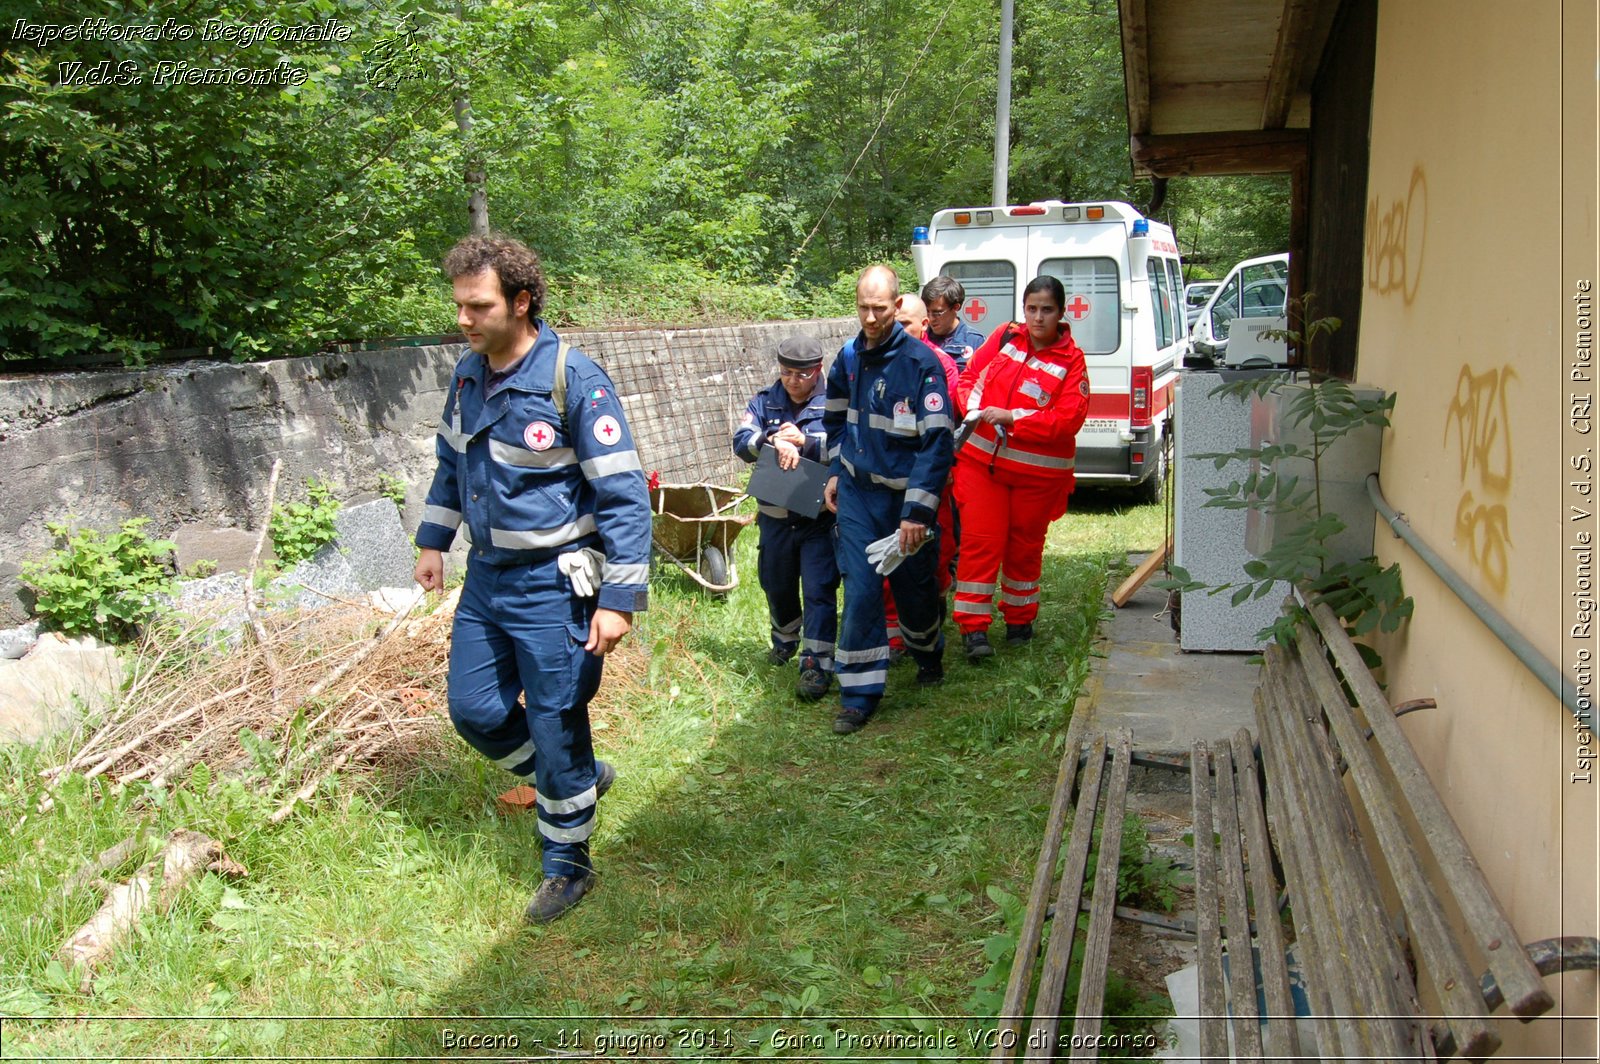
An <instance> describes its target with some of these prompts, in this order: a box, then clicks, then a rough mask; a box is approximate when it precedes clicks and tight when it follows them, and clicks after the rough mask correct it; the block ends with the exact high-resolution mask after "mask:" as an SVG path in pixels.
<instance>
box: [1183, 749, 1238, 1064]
mask: <svg viewBox="0 0 1600 1064" xmlns="http://www.w3.org/2000/svg"><path fill="white" fill-rule="evenodd" d="M1189 766H1190V769H1189V789H1190V796H1191V798H1192V800H1193V802H1194V914H1195V921H1194V922H1195V939H1196V942H1195V945H1196V958H1195V960H1196V968H1197V969H1198V975H1199V980H1200V1056H1201V1058H1202V1059H1204V1060H1223V1059H1226V1058H1227V1055H1228V1028H1227V1023H1228V1006H1227V1000H1226V998H1225V996H1224V993H1223V986H1222V931H1221V928H1220V927H1218V924H1217V850H1216V843H1215V841H1214V840H1213V838H1212V834H1213V832H1214V827H1213V819H1212V815H1211V754H1210V751H1209V750H1208V749H1207V747H1206V744H1205V742H1204V741H1203V740H1202V741H1197V742H1196V743H1195V744H1194V750H1193V754H1192V756H1191V757H1190V759H1189Z"/></svg>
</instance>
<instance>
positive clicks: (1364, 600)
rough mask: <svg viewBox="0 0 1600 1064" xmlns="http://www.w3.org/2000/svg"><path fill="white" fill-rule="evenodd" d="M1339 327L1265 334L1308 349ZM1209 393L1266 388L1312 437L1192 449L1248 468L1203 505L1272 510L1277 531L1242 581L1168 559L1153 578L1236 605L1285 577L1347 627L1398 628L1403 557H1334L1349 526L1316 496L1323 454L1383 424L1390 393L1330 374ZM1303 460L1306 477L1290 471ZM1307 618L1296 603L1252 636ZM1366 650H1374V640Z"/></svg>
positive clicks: (1220, 464)
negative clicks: (1363, 391) (1193, 571)
mask: <svg viewBox="0 0 1600 1064" xmlns="http://www.w3.org/2000/svg"><path fill="white" fill-rule="evenodd" d="M1309 302H1310V297H1309V296H1308V297H1307V298H1306V300H1305V301H1296V303H1295V305H1294V306H1291V308H1290V313H1291V315H1293V316H1297V317H1298V316H1301V315H1303V314H1304V313H1305V312H1306V310H1307V307H1308V305H1309ZM1339 325H1340V322H1339V319H1338V318H1318V319H1315V320H1313V321H1311V322H1310V323H1309V325H1307V327H1306V328H1305V330H1304V332H1303V333H1302V332H1300V331H1296V330H1292V329H1290V330H1283V331H1281V332H1278V331H1273V332H1269V333H1268V334H1267V335H1268V336H1269V337H1270V336H1274V335H1277V336H1278V337H1280V338H1283V339H1287V340H1288V341H1290V342H1291V343H1292V344H1294V345H1296V346H1303V347H1305V348H1309V347H1310V346H1311V345H1312V344H1313V343H1314V342H1315V341H1316V340H1317V339H1318V338H1319V337H1321V336H1325V335H1328V334H1330V333H1332V332H1333V331H1334V330H1336V329H1338V328H1339ZM1211 394H1212V395H1226V396H1231V397H1233V398H1236V399H1239V400H1243V401H1246V402H1249V401H1253V400H1257V399H1262V398H1265V397H1266V396H1268V395H1271V394H1278V395H1281V396H1286V397H1287V398H1286V399H1284V400H1282V410H1283V419H1284V423H1285V424H1286V425H1288V426H1290V427H1294V428H1302V427H1303V428H1304V429H1306V430H1307V431H1308V432H1309V434H1310V439H1311V442H1310V444H1309V445H1302V444H1298V443H1281V442H1278V443H1274V442H1268V443H1264V444H1262V445H1261V446H1260V447H1240V448H1236V449H1235V450H1232V451H1227V452H1221V453H1207V454H1197V455H1195V456H1194V458H1195V460H1210V461H1211V462H1213V463H1214V464H1215V466H1216V468H1217V469H1219V470H1220V469H1224V468H1226V467H1227V466H1229V465H1230V464H1233V463H1239V464H1241V465H1243V466H1244V467H1245V469H1246V470H1247V471H1246V472H1245V473H1244V475H1242V476H1241V477H1239V478H1238V479H1236V480H1233V481H1231V482H1230V483H1229V484H1227V485H1226V486H1224V487H1220V488H1207V489H1205V493H1206V494H1207V495H1208V496H1210V498H1208V499H1207V500H1206V502H1205V505H1206V506H1208V507H1217V508H1220V509H1227V510H1254V511H1256V512H1258V513H1262V514H1268V515H1271V516H1272V518H1273V519H1274V521H1275V522H1278V532H1277V534H1276V535H1275V536H1274V537H1273V543H1272V545H1271V547H1270V548H1268V549H1267V550H1266V551H1264V552H1263V553H1262V554H1261V555H1260V556H1259V557H1256V558H1252V559H1250V560H1249V561H1247V562H1245V563H1244V567H1243V568H1244V574H1245V577H1246V579H1244V580H1239V581H1231V582H1228V583H1224V584H1218V585H1214V586H1212V585H1207V584H1204V583H1202V582H1200V581H1198V580H1195V579H1194V578H1193V577H1192V576H1191V575H1190V574H1189V572H1188V571H1187V570H1185V569H1184V568H1183V567H1181V566H1173V567H1172V575H1171V577H1170V578H1167V579H1163V580H1160V581H1157V586H1159V587H1165V588H1167V589H1169V590H1174V591H1205V592H1206V593H1207V594H1211V595H1218V594H1222V593H1223V592H1230V593H1231V594H1230V600H1231V602H1232V603H1233V605H1235V606H1237V605H1240V604H1241V603H1244V602H1247V601H1250V600H1252V599H1260V598H1264V597H1266V596H1267V595H1270V594H1272V592H1273V589H1274V587H1276V586H1278V582H1279V581H1284V582H1286V583H1289V584H1292V585H1293V586H1295V587H1297V588H1299V589H1300V591H1301V593H1302V594H1303V595H1304V596H1305V598H1306V600H1307V602H1309V603H1319V602H1320V603H1323V604H1325V605H1327V606H1328V607H1329V608H1330V609H1331V610H1333V612H1334V613H1335V614H1336V615H1337V616H1338V617H1339V619H1340V621H1341V622H1343V624H1344V626H1345V628H1346V629H1347V630H1349V632H1350V633H1351V634H1352V635H1355V636H1362V635H1367V634H1369V633H1371V632H1372V631H1374V630H1375V629H1381V630H1382V631H1384V632H1393V631H1396V630H1398V629H1399V627H1400V625H1401V624H1402V623H1404V621H1405V620H1406V619H1407V618H1409V617H1410V616H1411V612H1412V609H1413V605H1414V604H1413V602H1412V600H1411V598H1410V597H1409V596H1407V595H1406V594H1405V589H1404V586H1403V585H1402V583H1401V579H1400V566H1399V563H1395V564H1393V565H1390V566H1388V567H1387V568H1384V567H1381V566H1380V565H1379V564H1378V561H1377V559H1376V558H1375V557H1371V556H1368V557H1365V558H1360V559H1356V560H1354V561H1351V560H1347V559H1335V558H1334V557H1333V556H1332V553H1331V551H1330V550H1329V548H1328V542H1329V541H1330V540H1332V539H1333V538H1334V537H1336V536H1338V535H1339V534H1340V533H1342V532H1343V531H1344V530H1345V528H1346V525H1345V523H1344V521H1343V520H1342V519H1341V518H1340V516H1339V514H1338V513H1336V512H1334V511H1332V510H1329V509H1326V508H1325V507H1324V505H1323V497H1322V460H1323V457H1324V456H1325V455H1326V454H1327V452H1328V449H1329V448H1330V447H1332V446H1333V445H1334V444H1335V443H1337V442H1338V441H1339V440H1341V439H1343V438H1344V437H1345V436H1348V435H1349V434H1350V433H1352V432H1355V431H1357V430H1359V429H1364V428H1377V429H1383V428H1387V427H1388V425H1389V414H1390V412H1391V411H1392V410H1393V409H1394V403H1395V396H1394V395H1393V394H1386V395H1382V396H1379V397H1377V398H1367V397H1361V396H1358V395H1356V394H1355V392H1354V390H1353V389H1352V388H1351V387H1350V385H1349V384H1348V383H1347V382H1345V381H1342V380H1339V379H1337V378H1332V377H1328V378H1318V379H1313V380H1311V381H1309V382H1308V383H1305V384H1296V383H1293V382H1290V381H1288V380H1286V379H1285V378H1283V377H1281V376H1264V377H1256V378H1249V379H1244V380H1239V381H1234V382H1231V383H1228V384H1223V385H1219V386H1218V387H1217V388H1215V389H1213V390H1212V392H1211ZM1307 466H1309V468H1310V476H1309V478H1308V477H1305V476H1302V475H1300V474H1298V473H1293V472H1290V471H1289V470H1290V469H1291V468H1300V469H1304V468H1306V467H1307ZM1304 619H1305V614H1304V609H1303V608H1302V607H1300V606H1299V605H1298V604H1296V605H1295V606H1293V607H1292V608H1290V609H1289V610H1287V611H1286V612H1284V613H1281V614H1279V615H1278V616H1277V618H1276V619H1275V620H1274V621H1273V623H1272V624H1270V625H1268V626H1267V627H1266V628H1263V629H1262V630H1261V631H1260V632H1259V633H1257V637H1258V638H1260V639H1263V640H1265V639H1271V640H1273V641H1276V642H1278V643H1280V644H1284V645H1287V644H1288V643H1289V642H1290V641H1291V639H1292V638H1293V635H1294V629H1295V627H1296V626H1297V625H1298V624H1299V623H1300V622H1301V621H1302V620H1304ZM1364 654H1367V655H1370V654H1371V650H1370V648H1367V650H1366V651H1364Z"/></svg>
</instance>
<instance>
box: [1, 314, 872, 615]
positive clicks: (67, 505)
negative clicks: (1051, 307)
mask: <svg viewBox="0 0 1600 1064" xmlns="http://www.w3.org/2000/svg"><path fill="white" fill-rule="evenodd" d="M855 331H856V323H855V321H854V320H853V319H833V320H826V321H805V322H770V323H763V324H758V325H746V326H737V327H731V328H722V329H692V330H684V331H666V330H654V329H652V330H628V331H616V332H607V331H588V330H573V331H570V332H567V333H565V334H564V335H565V336H566V338H567V339H569V340H570V341H572V343H573V344H574V345H575V346H577V347H579V348H581V349H582V350H583V351H585V352H587V353H588V354H589V355H591V356H593V357H594V358H595V359H596V360H597V361H599V362H600V363H601V364H602V365H604V366H605V367H606V370H607V372H609V373H610V374H611V376H612V378H613V379H614V380H615V381H616V384H617V388H618V391H619V392H620V394H621V399H622V403H623V407H624V409H625V410H626V411H627V413H628V420H629V423H630V425H631V427H632V428H633V431H634V435H635V437H636V438H637V440H638V445H639V452H640V458H641V459H642V461H643V463H644V467H645V468H646V469H647V470H659V471H660V472H661V476H662V479H663V480H666V481H690V482H693V481H699V480H708V481H711V482H714V483H738V482H740V481H741V480H742V477H743V470H744V465H743V463H741V462H740V461H739V460H738V459H736V458H735V457H734V456H733V453H732V451H731V449H730V447H729V436H730V434H731V432H732V429H733V425H734V423H735V422H736V421H737V420H738V417H739V414H740V413H741V412H742V411H743V409H744V405H745V403H746V402H747V401H748V400H749V397H750V396H751V395H752V394H753V393H754V392H755V391H756V389H758V388H760V387H763V386H765V385H766V384H768V383H770V382H771V381H772V380H773V378H774V377H775V376H776V360H775V358H774V356H773V349H774V348H775V346H776V345H777V342H778V340H779V339H780V338H782V337H783V336H785V335H788V334H789V333H791V332H807V333H810V334H812V335H814V336H816V337H818V338H819V339H820V340H821V341H822V343H823V347H824V349H826V350H830V351H831V350H836V349H837V348H838V347H839V345H840V344H841V343H842V342H843V341H844V340H845V339H846V338H847V337H849V336H852V335H854V333H855ZM460 350H461V349H460V348H458V347H422V348H401V349H396V350H387V351H363V352H357V353H352V354H341V355H324V356H318V357H314V358H301V359H287V360H281V361H276V362H259V363H251V364H248V365H231V364H224V363H212V362H191V363H183V364H180V365H176V366H167V367H163V368H158V369H150V370H140V371H113V372H98V373H70V374H58V375H53V376H38V377H12V378H0V469H3V473H0V483H3V485H4V488H3V490H0V624H13V623H16V622H17V621H19V620H22V619H24V618H25V615H26V612H27V611H26V602H25V599H24V598H23V597H22V595H21V592H22V587H21V584H20V583H19V581H18V580H17V572H18V569H19V566H20V564H21V563H22V562H23V561H26V560H29V559H37V558H40V557H42V556H43V555H44V554H45V553H46V552H47V551H48V550H49V549H50V548H51V547H52V546H53V543H52V541H51V537H50V535H49V533H48V532H47V531H46V530H45V527H44V523H45V522H46V521H48V520H65V519H66V518H68V517H74V518H75V519H76V520H77V521H78V522H80V523H82V524H88V525H93V526H95V527H100V528H110V527H113V526H115V525H116V523H117V522H119V521H122V520H125V519H127V518H130V517H140V516H145V517H149V518H151V519H152V520H151V528H150V531H151V532H152V533H153V534H155V535H159V536H171V535H173V534H174V533H176V532H178V531H179V530H180V529H182V530H185V531H190V532H192V531H193V530H194V529H196V528H228V527H234V528H238V529H251V528H256V527H259V524H258V522H259V521H260V519H261V516H262V514H261V511H262V507H263V505H264V503H265V500H266V485H267V475H268V473H269V472H270V470H271V468H272V462H273V459H275V458H280V457H281V458H282V459H283V460H284V472H283V475H282V479H281V480H280V486H279V499H280V501H281V500H284V499H286V498H288V499H293V498H301V497H303V495H304V483H305V480H306V478H307V477H309V476H313V475H321V476H324V477H327V478H329V479H331V480H333V481H334V483H335V484H337V485H338V488H339V494H340V496H341V498H343V499H345V500H349V501H353V500H356V499H359V498H363V497H370V496H371V495H372V494H373V493H375V492H376V490H377V488H378V473H379V472H380V471H381V472H387V473H390V474H393V475H395V476H399V477H401V478H402V479H403V480H404V482H405V484H406V488H407V490H406V506H405V516H406V520H407V523H408V526H409V525H411V524H414V523H415V521H416V519H417V517H418V515H419V513H420V509H421V505H422V498H423V495H424V494H425V493H426V492H427V488H428V483H429V481H430V480H431V479H432V475H433V464H434V451H433V448H434V431H435V429H436V427H437V426H438V423H439V414H440V411H441V410H442V409H443V407H444V395H445V389H446V388H447V387H448V385H449V381H450V374H451V370H452V368H453V367H454V365H455V360H456V358H457V356H458V354H459V352H460Z"/></svg>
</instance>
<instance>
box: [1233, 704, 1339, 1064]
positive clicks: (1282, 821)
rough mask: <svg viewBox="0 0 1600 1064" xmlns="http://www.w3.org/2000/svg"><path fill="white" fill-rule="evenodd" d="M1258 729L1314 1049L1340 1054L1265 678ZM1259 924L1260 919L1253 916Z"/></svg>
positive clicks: (1275, 711) (1330, 1056)
mask: <svg viewBox="0 0 1600 1064" xmlns="http://www.w3.org/2000/svg"><path fill="white" fill-rule="evenodd" d="M1255 702H1256V728H1257V730H1256V734H1257V735H1258V736H1259V737H1260V739H1261V761H1262V770H1263V771H1264V772H1265V773H1266V776H1267V805H1268V806H1269V807H1271V809H1272V819H1273V822H1274V829H1273V837H1274V838H1275V839H1277V840H1278V852H1279V854H1280V855H1281V856H1282V858H1283V872H1284V882H1285V884H1286V885H1287V886H1288V888H1289V915H1290V918H1291V919H1292V920H1293V922H1294V928H1295V936H1296V940H1297V942H1298V946H1299V954H1300V967H1301V970H1302V971H1303V972H1304V973H1305V975H1306V997H1307V998H1308V999H1309V1001H1310V1004H1311V1028H1312V1030H1313V1031H1314V1032H1315V1035H1316V1040H1317V1050H1318V1053H1319V1055H1320V1056H1321V1057H1322V1059H1324V1060H1340V1059H1342V1058H1344V1057H1345V1056H1346V1055H1347V1054H1346V1053H1345V1051H1344V1049H1343V1044H1342V1042H1341V1040H1340V1038H1339V1030H1338V1028H1337V1027H1336V1026H1335V1025H1334V1022H1333V1019H1332V1017H1333V1016H1334V1015H1335V1011H1334V1004H1333V998H1332V996H1331V995H1330V994H1329V993H1328V989H1327V985H1326V983H1325V982H1324V980H1323V979H1322V971H1321V967H1322V963H1323V960H1322V958H1323V957H1324V956H1325V955H1326V954H1325V952H1324V950H1323V948H1322V944H1321V942H1320V940H1319V939H1318V938H1317V931H1316V928H1315V927H1314V926H1313V925H1312V922H1311V914H1312V912H1313V910H1314V909H1315V905H1314V904H1313V899H1311V898H1307V899H1305V900H1304V901H1302V900H1300V895H1301V892H1302V890H1303V889H1304V885H1305V882H1306V878H1307V872H1306V870H1305V865H1304V861H1303V860H1302V857H1301V850H1302V849H1303V848H1304V846H1305V840H1303V839H1301V838H1300V837H1298V836H1297V835H1296V834H1295V831H1294V820H1293V818H1292V817H1291V816H1290V815H1289V791H1290V789H1291V788H1290V785H1289V780H1288V769H1287V768H1285V767H1284V754H1283V745H1282V743H1281V742H1280V741H1279V740H1278V738H1277V726H1276V723H1275V721H1276V718H1277V716H1278V715H1279V714H1280V713H1281V712H1282V707H1281V706H1279V705H1278V704H1277V696H1276V695H1275V694H1274V693H1273V691H1272V689H1271V688H1270V687H1269V686H1268V685H1267V683H1266V679H1265V673H1263V682H1262V684H1261V686H1259V687H1257V688H1256V698H1255ZM1257 923H1258V924H1259V923H1260V921H1257Z"/></svg>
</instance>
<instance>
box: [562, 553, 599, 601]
mask: <svg viewBox="0 0 1600 1064" xmlns="http://www.w3.org/2000/svg"><path fill="white" fill-rule="evenodd" d="M605 564H606V556H605V555H604V554H601V553H600V552H599V551H597V550H595V549H594V548H593V547H585V548H583V549H582V550H574V551H568V552H567V553H565V554H562V555H558V556H557V557H556V568H557V569H559V570H560V571H561V572H563V573H565V574H566V575H567V579H568V580H571V581H572V590H573V591H575V592H576V593H577V595H578V597H579V598H594V597H595V596H596V595H598V594H599V593H600V572H601V570H602V568H603V567H604V566H605Z"/></svg>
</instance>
